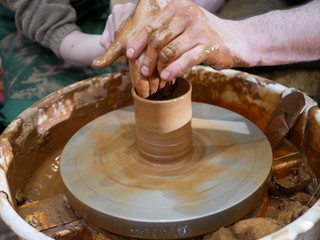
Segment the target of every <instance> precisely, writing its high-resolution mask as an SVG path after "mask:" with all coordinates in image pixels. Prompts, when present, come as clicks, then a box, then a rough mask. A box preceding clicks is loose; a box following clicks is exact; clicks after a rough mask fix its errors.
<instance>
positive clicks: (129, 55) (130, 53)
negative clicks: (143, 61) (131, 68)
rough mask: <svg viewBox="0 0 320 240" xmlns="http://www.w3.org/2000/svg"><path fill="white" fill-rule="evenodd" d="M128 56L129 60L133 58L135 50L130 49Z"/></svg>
mask: <svg viewBox="0 0 320 240" xmlns="http://www.w3.org/2000/svg"><path fill="white" fill-rule="evenodd" d="M126 55H127V57H128V58H132V57H133V55H134V49H133V48H129V49H128V50H127V52H126Z"/></svg>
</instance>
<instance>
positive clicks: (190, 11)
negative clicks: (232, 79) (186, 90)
mask: <svg viewBox="0 0 320 240" xmlns="http://www.w3.org/2000/svg"><path fill="white" fill-rule="evenodd" d="M242 37H243V36H242V35H241V34H240V33H239V32H238V30H237V22H234V21H230V20H223V19H220V18H218V17H216V16H214V15H212V14H211V13H209V12H207V11H206V10H204V9H203V8H201V7H199V6H197V5H196V4H194V3H193V2H192V1H190V0H172V1H171V2H170V3H169V4H168V5H167V6H166V7H165V8H164V9H163V10H161V11H159V12H158V13H157V15H155V16H154V17H153V18H152V21H149V23H147V24H146V25H145V26H144V27H143V28H141V29H140V30H139V32H138V33H137V34H135V35H131V36H129V38H128V40H127V42H128V43H127V52H126V54H127V57H128V58H130V59H135V58H137V57H139V56H140V55H141V53H142V52H143V51H146V54H145V57H144V59H143V60H142V66H141V73H142V74H143V75H144V76H146V77H148V76H151V74H152V73H153V72H154V71H155V69H157V70H158V72H159V73H160V77H161V79H162V80H170V79H173V78H175V77H177V76H179V75H181V74H183V73H184V72H185V71H186V70H187V69H189V68H190V67H192V66H195V65H198V64H200V63H202V62H206V63H207V64H209V65H211V66H212V67H213V68H216V69H223V68H229V67H235V66H246V65H247V64H246V63H245V62H244V61H242V60H241V58H240V52H241V48H240V47H239V46H240V45H238V44H237V41H241V38H242Z"/></svg>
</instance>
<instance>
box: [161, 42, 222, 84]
mask: <svg viewBox="0 0 320 240" xmlns="http://www.w3.org/2000/svg"><path fill="white" fill-rule="evenodd" d="M215 50H216V49H214V48H211V47H210V46H208V45H204V44H199V45H197V46H195V47H194V48H192V49H190V50H189V51H187V52H185V53H183V54H182V55H181V56H180V57H179V58H178V59H177V60H175V61H173V62H172V63H170V64H169V65H168V66H167V67H166V68H165V69H163V70H162V71H161V73H160V77H161V79H162V80H165V81H167V80H171V79H173V78H176V77H178V76H181V75H182V74H183V73H185V72H186V71H187V70H188V69H189V68H191V67H193V66H195V65H198V64H200V63H202V62H204V61H206V60H207V59H208V57H209V55H210V54H214V51H215Z"/></svg>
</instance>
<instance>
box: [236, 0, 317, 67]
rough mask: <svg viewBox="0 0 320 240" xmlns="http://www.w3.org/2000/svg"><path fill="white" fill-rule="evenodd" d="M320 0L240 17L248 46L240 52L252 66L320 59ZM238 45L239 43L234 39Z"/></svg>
mask: <svg viewBox="0 0 320 240" xmlns="http://www.w3.org/2000/svg"><path fill="white" fill-rule="evenodd" d="M319 13H320V0H315V1H312V2H310V3H308V4H306V5H304V6H300V7H298V8H293V9H289V10H279V11H273V12H269V13H266V14H263V15H259V16H255V17H251V18H248V19H245V20H242V21H239V22H238V23H237V24H238V31H239V32H242V34H243V35H242V42H240V43H239V44H243V45H244V47H242V48H238V51H239V56H240V58H241V59H245V60H246V62H247V63H248V64H249V65H250V66H266V65H280V64H289V63H294V62H303V61H312V60H318V59H320V17H319V16H320V15H319ZM234 46H235V48H237V44H236V43H234Z"/></svg>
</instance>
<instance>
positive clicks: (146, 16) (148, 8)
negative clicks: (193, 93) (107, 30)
mask: <svg viewBox="0 0 320 240" xmlns="http://www.w3.org/2000/svg"><path fill="white" fill-rule="evenodd" d="M167 1H168V0H153V1H149V0H140V1H139V3H138V5H137V7H136V9H135V13H134V15H133V16H131V17H130V18H129V19H128V20H127V21H126V23H125V24H124V25H123V27H122V28H121V30H120V31H119V32H118V34H117V35H116V38H115V40H114V41H113V42H112V44H111V45H110V46H109V47H108V48H107V50H106V51H105V52H104V53H103V54H102V55H101V56H100V57H99V58H97V59H95V60H94V61H93V63H92V66H93V67H95V68H104V67H107V66H109V65H110V64H112V63H113V62H114V61H115V60H117V59H118V58H119V57H120V56H121V55H122V54H124V53H125V51H126V45H127V44H128V39H130V38H132V37H133V36H134V35H135V34H136V33H137V32H138V31H139V30H140V29H141V28H143V26H145V25H146V24H147V23H148V22H150V21H151V20H152V19H153V17H154V16H155V15H156V13H157V12H158V11H160V9H161V8H163V7H164V6H165V5H166V4H167ZM138 57H139V58H138ZM142 59H143V51H141V53H140V55H139V56H136V58H135V59H131V60H130V61H129V64H130V71H131V77H132V82H133V85H134V86H135V88H136V90H137V93H138V95H139V96H141V97H143V98H146V97H148V96H149V95H152V94H153V93H155V92H157V91H158V89H160V88H162V87H164V86H165V82H163V83H162V82H161V81H160V78H159V76H158V74H157V73H156V72H155V73H152V74H150V75H149V76H148V78H147V77H145V76H143V75H142V74H141V73H140V71H139V69H140V66H141V65H140V64H141V60H142Z"/></svg>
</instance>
